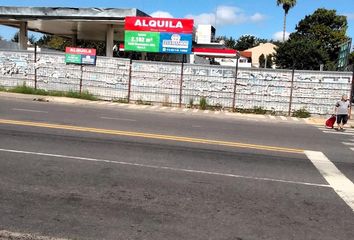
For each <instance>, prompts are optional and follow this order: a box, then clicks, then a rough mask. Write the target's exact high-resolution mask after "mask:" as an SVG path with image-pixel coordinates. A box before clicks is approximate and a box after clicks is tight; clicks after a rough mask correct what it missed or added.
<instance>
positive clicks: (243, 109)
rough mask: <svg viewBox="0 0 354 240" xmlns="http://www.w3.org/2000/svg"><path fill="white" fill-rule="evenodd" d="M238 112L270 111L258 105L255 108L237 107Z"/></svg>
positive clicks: (263, 112) (255, 112)
mask: <svg viewBox="0 0 354 240" xmlns="http://www.w3.org/2000/svg"><path fill="white" fill-rule="evenodd" d="M236 112H239V113H251V114H262V115H264V114H267V113H268V111H267V110H266V109H264V108H263V107H258V106H255V107H253V108H237V109H236Z"/></svg>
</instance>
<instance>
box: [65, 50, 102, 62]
mask: <svg viewBox="0 0 354 240" xmlns="http://www.w3.org/2000/svg"><path fill="white" fill-rule="evenodd" d="M65 63H72V64H88V65H95V64H96V49H93V48H92V49H91V48H75V47H66V48H65Z"/></svg>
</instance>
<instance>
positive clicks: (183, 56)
mask: <svg viewBox="0 0 354 240" xmlns="http://www.w3.org/2000/svg"><path fill="white" fill-rule="evenodd" d="M185 57H186V54H183V55H182V64H181V79H180V82H179V107H182V92H183V73H184V61H185Z"/></svg>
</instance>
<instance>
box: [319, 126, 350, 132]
mask: <svg viewBox="0 0 354 240" xmlns="http://www.w3.org/2000/svg"><path fill="white" fill-rule="evenodd" d="M316 128H318V129H320V130H324V131H332V132H336V129H335V128H336V127H335V128H326V127H325V126H316ZM343 132H345V133H354V129H353V128H344V131H343Z"/></svg>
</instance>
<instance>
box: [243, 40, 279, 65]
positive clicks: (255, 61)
mask: <svg viewBox="0 0 354 240" xmlns="http://www.w3.org/2000/svg"><path fill="white" fill-rule="evenodd" d="M276 47H277V46H276V45H274V44H273V43H261V44H260V45H258V46H257V47H253V48H250V49H247V50H245V51H244V52H251V53H252V67H259V57H260V56H261V55H262V54H264V57H266V56H267V55H270V54H274V53H275V49H276Z"/></svg>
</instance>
